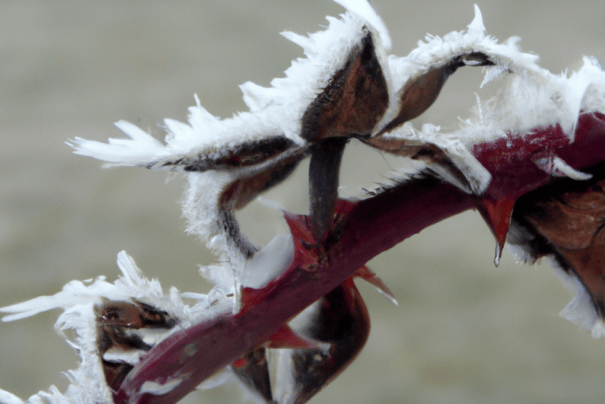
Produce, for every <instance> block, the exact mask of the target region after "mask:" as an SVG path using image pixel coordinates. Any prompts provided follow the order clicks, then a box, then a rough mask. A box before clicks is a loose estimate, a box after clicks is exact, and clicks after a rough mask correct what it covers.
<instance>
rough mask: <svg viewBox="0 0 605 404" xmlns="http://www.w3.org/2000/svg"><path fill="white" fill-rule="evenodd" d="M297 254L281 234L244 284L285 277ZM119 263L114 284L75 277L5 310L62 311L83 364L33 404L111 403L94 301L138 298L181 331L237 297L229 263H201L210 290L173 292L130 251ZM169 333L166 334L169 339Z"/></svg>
mask: <svg viewBox="0 0 605 404" xmlns="http://www.w3.org/2000/svg"><path fill="white" fill-rule="evenodd" d="M293 255H294V244H293V242H292V237H291V236H290V235H278V236H276V237H275V238H273V240H272V241H271V242H270V243H269V244H268V245H267V246H266V247H264V248H262V249H261V250H260V251H259V252H258V253H257V254H256V255H255V256H254V257H253V258H252V259H251V260H248V261H247V262H246V264H245V268H244V269H245V276H244V278H243V279H242V285H243V286H246V287H253V288H262V287H264V286H265V285H266V284H267V283H269V282H270V281H271V280H273V279H275V278H277V277H278V276H280V275H281V274H282V273H283V271H284V270H285V269H286V268H287V267H288V265H289V263H290V261H292V257H293ZM117 263H118V267H119V269H120V271H121V272H122V276H119V277H118V279H117V280H116V281H115V282H114V283H109V282H107V281H106V280H105V279H106V278H105V277H104V276H100V277H98V278H97V279H95V280H94V281H93V280H92V279H91V280H87V281H84V282H82V281H71V282H69V283H67V284H66V285H65V286H64V287H63V290H62V291H61V292H59V293H57V294H55V295H53V296H41V297H37V298H35V299H32V300H29V301H26V302H23V303H18V304H15V305H12V306H8V307H4V308H1V309H0V312H2V313H10V314H9V315H7V316H5V317H4V318H3V319H2V321H5V322H6V321H14V320H19V319H23V318H26V317H30V316H33V315H36V314H38V313H41V312H44V311H48V310H53V309H63V310H64V312H63V313H62V314H61V315H60V316H59V318H58V320H57V322H56V324H55V328H56V330H57V331H58V332H59V334H61V335H62V336H63V337H64V338H65V339H66V341H67V342H68V343H69V344H70V345H71V346H72V348H74V350H75V351H76V352H77V353H78V354H79V355H80V359H81V364H80V367H79V368H78V369H77V370H73V371H68V372H67V373H65V374H66V376H67V377H68V379H69V381H70V383H71V384H70V386H69V388H68V390H67V392H66V393H65V394H63V393H60V392H59V390H58V389H57V388H56V387H55V386H51V387H50V389H49V392H50V393H46V392H39V393H38V394H36V395H33V396H32V397H30V398H29V399H28V400H27V403H29V404H38V403H46V404H49V403H52V404H54V403H61V404H62V403H66V404H67V403H78V404H79V403H81V404H88V403H110V402H112V398H111V392H110V391H109V389H108V388H107V386H106V384H105V382H104V381H105V376H104V373H103V368H102V364H101V358H100V357H99V351H98V346H97V340H98V336H97V317H96V314H95V310H94V307H95V305H99V304H102V303H103V302H104V301H106V300H111V301H124V302H131V301H133V300H136V301H139V302H142V303H146V304H149V305H150V306H152V307H154V308H156V309H158V310H160V311H165V312H167V313H168V314H169V315H170V316H171V317H172V318H174V319H175V320H176V321H177V322H178V327H175V328H174V330H176V329H182V328H186V327H189V326H191V325H192V324H194V323H198V322H201V321H204V320H206V319H210V318H213V317H215V316H217V315H218V314H219V313H224V312H230V311H232V310H233V307H234V306H235V301H234V299H233V298H231V297H227V295H230V294H232V293H233V291H234V290H233V275H232V273H231V271H230V270H229V268H228V266H227V265H214V266H210V267H202V268H201V270H200V272H201V274H202V275H203V276H204V277H206V278H207V279H208V280H209V281H210V282H212V283H214V284H215V286H214V287H213V288H212V290H210V292H209V293H208V294H200V293H187V292H186V293H179V291H178V290H177V289H176V288H175V287H172V288H171V289H170V291H169V293H168V294H165V293H164V292H163V290H162V287H161V285H160V282H159V281H158V280H157V279H148V278H146V277H145V276H144V274H143V272H142V271H141V270H140V269H139V268H138V267H137V265H136V263H135V262H134V260H133V259H132V257H130V256H129V255H128V254H127V253H126V252H125V251H122V252H120V253H119V254H118V259H117ZM182 298H187V299H194V300H196V301H197V302H196V304H194V305H193V306H189V305H186V304H184V303H183V300H182ZM66 330H72V331H74V332H75V338H74V340H70V339H69V336H68V335H66V333H65V331H66ZM168 335H170V332H169V333H167V334H165V335H163V338H166V337H167V336H168ZM13 403H24V401H22V400H21V399H19V398H17V397H16V396H14V395H12V394H11V393H8V392H6V391H4V390H2V389H0V404H13Z"/></svg>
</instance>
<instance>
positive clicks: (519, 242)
mask: <svg viewBox="0 0 605 404" xmlns="http://www.w3.org/2000/svg"><path fill="white" fill-rule="evenodd" d="M534 239H535V237H534V236H533V235H532V234H530V233H529V232H528V231H526V230H525V229H523V227H521V226H520V225H519V224H518V223H517V222H514V221H513V223H511V226H510V229H509V232H508V235H507V239H506V245H507V247H508V249H509V250H510V251H511V252H512V253H513V255H514V256H515V257H516V258H517V260H518V261H517V262H518V263H521V264H535V263H536V261H537V260H538V258H537V255H536V254H535V252H534V251H533V249H532V247H531V244H532V242H534ZM547 258H548V260H549V262H550V265H551V266H552V267H553V268H554V270H555V273H556V275H557V276H558V277H559V279H560V280H561V282H562V283H563V285H564V286H565V287H566V288H567V289H569V291H570V292H572V293H573V295H574V297H573V299H572V300H571V302H569V304H568V305H567V306H566V307H565V308H564V309H563V311H561V313H560V315H561V317H563V318H565V319H566V320H568V321H570V322H571V323H573V324H575V325H577V326H578V327H579V328H580V329H586V330H590V332H591V335H592V337H593V338H600V337H601V336H604V335H605V323H604V322H603V319H602V318H601V316H600V315H599V313H597V310H596V309H595V306H594V304H593V303H592V301H591V298H590V295H589V293H588V291H587V290H586V288H585V287H584V285H582V282H580V280H579V279H578V277H577V276H575V275H574V274H572V273H570V272H569V271H566V270H565V269H563V268H562V267H561V266H560V265H559V263H558V262H557V261H556V260H555V259H554V257H553V256H547Z"/></svg>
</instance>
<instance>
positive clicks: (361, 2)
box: [334, 0, 392, 51]
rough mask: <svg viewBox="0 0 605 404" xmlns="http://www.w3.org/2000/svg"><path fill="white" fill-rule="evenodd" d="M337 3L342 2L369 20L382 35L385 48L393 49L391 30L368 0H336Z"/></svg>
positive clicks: (348, 8)
mask: <svg viewBox="0 0 605 404" xmlns="http://www.w3.org/2000/svg"><path fill="white" fill-rule="evenodd" d="M334 1H335V2H336V3H338V4H340V5H341V6H343V7H344V8H346V9H347V10H349V11H351V12H352V13H355V14H357V15H358V16H360V17H361V18H363V19H364V20H366V21H367V22H369V23H370V24H371V25H372V27H373V28H374V29H375V30H376V31H377V32H378V34H379V35H380V40H381V42H382V46H383V48H384V49H385V50H387V51H390V50H391V46H392V44H391V37H390V35H389V31H388V29H387V27H386V25H385V24H384V21H382V18H380V16H379V15H378V13H376V10H375V9H374V7H373V6H372V4H370V2H369V1H367V0H334Z"/></svg>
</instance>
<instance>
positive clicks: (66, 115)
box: [0, 0, 605, 404]
mask: <svg viewBox="0 0 605 404" xmlns="http://www.w3.org/2000/svg"><path fill="white" fill-rule="evenodd" d="M374 5H375V7H376V8H377V9H378V11H379V13H380V14H381V15H382V17H383V18H384V20H385V22H386V24H387V26H388V27H389V29H390V33H391V36H392V38H393V43H394V49H393V52H394V53H395V54H399V55H405V54H407V53H408V52H409V51H410V50H411V49H413V48H414V47H415V45H416V42H417V41H418V40H419V39H422V38H423V37H424V35H425V34H426V33H431V34H435V35H444V34H446V33H448V32H450V31H453V30H462V29H464V28H466V26H467V24H469V23H470V22H471V20H472V18H473V2H471V1H459V0H456V1H451V0H447V1H445V0H441V1H437V0H427V1H423V2H412V1H407V2H406V1H398V0H375V1H374ZM479 6H480V7H481V10H482V12H483V17H484V21H485V25H486V27H487V30H488V33H489V34H492V35H494V36H496V37H498V38H499V39H500V40H504V39H506V38H508V37H510V36H513V35H515V36H520V37H522V39H523V40H522V42H521V45H522V47H523V49H524V50H525V51H529V52H534V53H537V54H539V55H540V56H541V60H542V62H541V63H542V65H543V66H544V67H546V68H548V69H550V70H551V71H554V72H560V71H561V70H563V69H565V68H566V67H570V68H572V69H574V68H578V67H579V66H580V64H579V60H580V59H581V57H582V55H594V56H596V57H597V58H600V59H602V60H605V42H604V40H603V38H605V24H604V23H603V18H604V16H605V2H603V1H602V0H598V1H597V0H595V1H588V0H578V1H575V2H563V1H560V2H554V1H531V2H527V1H520V0H514V1H513V0H509V1H496V0H484V1H482V2H480V4H479ZM341 12H343V9H342V8H341V7H340V6H338V5H337V4H336V3H333V2H331V1H329V0H307V1H295V0H281V1H267V0H257V1H250V0H229V1H209V0H195V1H178V2H160V1H149V0H145V1H143V0H132V1H115V0H114V1H97V2H82V1H75V0H73V1H53V2H49V1H42V0H39V1H29V0H26V1H21V0H19V1H17V0H5V1H2V2H0V136H1V143H0V145H1V146H0V167H1V168H0V306H6V305H9V304H12V303H16V302H20V301H23V300H27V299H30V298H33V297H36V296H39V295H50V294H54V293H56V292H57V291H59V290H60V289H61V287H62V286H63V285H64V284H65V283H67V282H68V281H70V280H72V279H88V278H92V277H95V276H98V275H101V274H104V275H107V276H108V278H109V279H110V280H113V279H115V277H116V276H117V274H118V270H117V267H116V265H115V256H116V254H117V253H118V252H119V251H121V250H127V251H128V252H129V253H130V254H131V255H132V256H133V257H134V258H135V259H136V261H137V263H138V264H139V266H140V267H141V268H142V269H143V270H144V272H145V273H146V274H147V275H149V276H151V277H158V278H159V279H160V280H161V282H162V284H163V285H164V286H165V287H168V286H170V285H175V286H177V287H178V288H179V289H180V290H182V291H194V292H201V291H205V290H207V288H208V285H207V284H206V283H205V282H204V281H203V280H202V279H201V278H200V276H199V275H198V274H197V265H198V264H209V263H211V262H212V261H213V256H212V255H211V254H210V253H209V252H208V251H207V250H206V249H205V248H204V246H203V245H202V243H201V242H199V241H198V240H196V239H195V238H194V237H191V236H187V235H186V234H185V233H184V232H183V229H184V226H185V225H184V221H183V219H182V218H180V207H179V204H178V200H179V198H180V197H181V192H182V189H183V186H184V181H183V178H182V177H181V176H180V175H176V176H174V178H172V179H171V180H170V181H169V182H166V179H167V178H169V177H170V175H167V174H164V173H157V172H150V171H147V170H144V169H138V168H119V169H112V170H103V169H101V168H100V166H101V164H100V163H99V162H98V161H95V160H92V159H88V158H84V157H80V156H76V155H73V154H72V153H71V151H70V149H69V147H67V146H66V145H65V144H64V142H65V141H66V140H68V139H71V138H74V137H75V136H82V137H86V138H92V139H97V140H105V139H106V138H107V137H110V136H114V137H115V136H120V135H121V133H120V132H119V131H118V130H117V129H115V128H114V127H113V126H112V123H113V122H115V121H117V120H120V119H126V120H128V121H131V122H133V123H135V124H137V125H139V126H141V127H142V128H144V129H149V130H150V131H151V132H152V133H154V134H155V135H156V136H157V137H159V138H162V137H163V131H162V130H161V129H160V128H159V127H158V125H161V123H162V119H163V118H166V117H169V118H173V119H178V120H185V119H186V114H187V110H186V108H187V107H188V106H189V105H192V104H193V103H194V99H193V94H194V93H197V94H198V95H199V97H200V99H201V102H202V105H204V106H205V107H206V108H207V109H208V110H209V111H210V112H211V113H213V114H214V115H217V116H223V117H228V116H231V114H233V113H235V112H237V111H241V110H244V109H245V106H244V104H243V102H242V100H241V95H240V92H239V89H238V87H237V85H238V84H241V83H244V82H245V81H248V80H251V81H254V82H256V83H258V84H261V85H265V86H266V85H269V82H270V80H271V79H272V78H274V77H281V76H282V75H283V71H284V70H285V69H286V68H287V67H288V66H289V65H290V60H292V59H294V58H296V57H300V56H301V55H302V52H301V49H300V48H298V47H297V46H296V45H294V44H292V43H290V42H288V41H287V40H286V39H284V38H283V37H281V36H280V35H278V33H279V32H281V31H283V30H292V31H294V32H297V33H302V34H304V33H306V32H314V31H317V30H318V29H319V28H320V25H326V24H327V22H326V20H325V19H324V17H325V16H326V15H333V16H335V15H337V14H339V13H341ZM481 79H482V76H481V72H480V71H479V70H478V69H471V68H464V69H461V70H459V72H457V73H456V74H455V75H454V76H453V77H452V78H451V79H450V80H449V82H448V83H447V85H446V87H445V89H444V91H443V92H442V95H441V97H440V99H439V100H438V102H437V103H436V104H435V105H434V106H433V107H432V108H431V109H430V110H429V111H428V112H427V113H426V114H424V115H423V116H422V117H421V118H420V119H418V120H417V124H419V125H420V124H422V123H423V122H432V123H436V124H441V125H442V128H443V129H444V130H445V129H447V128H448V127H449V128H451V127H454V126H455V125H456V124H457V116H461V117H465V116H467V115H468V110H469V108H470V107H471V106H472V105H473V104H474V102H475V95H474V93H475V92H478V93H479V95H480V96H481V97H488V96H489V94H490V91H491V92H492V93H493V91H494V89H495V88H497V86H498V84H497V83H494V84H490V86H488V87H489V88H487V89H483V90H479V88H478V87H479V84H480V82H481ZM397 164H399V162H397V161H396V160H393V159H387V158H384V157H383V156H382V155H380V154H379V153H378V152H376V151H374V150H371V149H369V148H367V147H364V146H361V145H359V144H357V143H355V142H352V144H351V145H350V147H349V148H348V149H347V152H346V155H345V158H344V165H343V170H342V185H343V189H342V190H341V193H342V194H343V195H359V193H358V192H357V190H358V189H359V188H360V187H362V186H363V187H371V186H372V183H373V181H381V180H382V179H383V178H384V175H385V174H387V173H388V172H389V171H390V170H391V168H392V167H395V166H396V165H397ZM306 167H307V165H302V166H301V167H300V168H299V169H298V171H297V172H296V175H295V176H294V177H293V178H292V179H291V180H289V181H288V182H287V183H286V184H284V185H282V186H280V187H279V188H278V189H277V190H275V191H272V192H271V193H269V194H267V195H265V198H267V199H270V200H272V201H275V202H277V203H279V204H281V205H282V206H284V207H285V208H286V209H287V210H289V211H293V212H305V211H306V210H307V202H306V201H307V196H306V192H307V191H306V187H307V185H306V180H305V172H306ZM240 220H241V221H242V223H243V227H244V230H245V231H246V232H247V234H249V235H250V236H251V237H252V238H253V239H254V240H255V241H256V242H257V243H259V244H264V243H266V242H268V241H269V240H270V239H271V238H272V237H273V235H274V234H275V233H277V232H285V231H286V227H285V225H284V223H283V220H282V219H281V213H280V212H279V211H276V210H274V209H271V208H268V207H266V206H264V205H262V204H259V203H253V204H252V205H251V206H249V207H248V208H247V209H246V210H245V211H243V212H242V213H241V214H240ZM401 225H402V226H405V223H401ZM493 251H494V241H493V237H492V235H491V234H490V232H489V230H488V229H487V227H486V226H485V225H484V224H483V223H482V222H481V220H480V217H479V215H478V213H477V212H467V213H465V214H462V215H460V216H458V217H455V218H452V219H450V220H447V221H445V222H443V223H440V224H438V225H436V226H433V227H432V228H430V229H427V230H425V231H423V232H422V233H421V234H419V235H417V236H415V237H413V238H411V239H409V240H407V241H406V242H404V243H403V244H401V245H399V246H397V247H395V248H393V249H392V250H391V251H388V252H387V253H385V254H383V255H381V256H380V257H378V258H376V259H374V260H373V261H372V262H370V263H369V265H370V267H371V268H372V269H373V270H375V271H376V272H377V273H378V274H379V275H380V276H381V277H382V279H383V280H384V281H385V282H386V283H387V284H388V285H389V286H390V287H391V289H392V290H393V291H394V293H395V294H396V296H397V298H398V300H399V307H394V306H393V305H391V304H390V303H389V302H388V301H387V300H386V299H384V298H382V297H381V296H380V295H379V294H377V293H376V292H375V291H374V290H373V289H372V288H371V287H369V286H366V285H363V284H362V285H360V288H361V290H362V293H363V295H364V297H365V299H366V302H367V304H368V306H369V310H370V314H371V317H372V321H373V328H372V333H371V335H370V339H369V342H368V344H367V346H366V348H365V350H364V351H363V352H362V353H361V355H360V356H359V358H358V359H357V360H356V361H355V362H354V363H353V365H352V366H351V367H350V368H349V369H348V370H347V371H346V372H345V373H344V374H343V375H342V376H340V377H339V378H338V379H337V380H336V381H335V382H334V383H333V384H332V385H330V386H329V387H327V388H326V389H325V390H324V391H323V392H322V393H320V394H319V395H318V396H317V397H316V398H315V399H314V400H313V402H315V403H402V402H405V403H408V404H411V403H467V404H471V403H550V404H552V403H570V402H573V403H596V402H602V401H603V397H605V383H604V380H605V378H604V377H605V341H603V340H593V339H592V338H591V337H590V334H589V333H588V332H587V331H580V330H578V329H577V328H576V327H575V326H574V325H573V324H571V323H569V322H567V321H566V320H564V319H562V318H560V317H559V316H558V313H559V311H560V310H561V309H563V307H564V306H565V305H566V304H567V303H568V301H569V300H570V299H571V295H570V294H569V292H568V291H567V290H566V289H565V288H564V287H563V286H562V285H561V284H560V282H559V280H558V279H557V278H556V276H555V275H554V273H553V271H552V269H551V268H550V267H549V265H548V264H547V263H546V262H544V263H542V264H541V265H537V266H534V267H526V266H518V265H516V264H515V263H514V258H513V257H512V256H511V255H510V253H509V252H508V251H505V253H504V256H503V259H502V263H501V265H500V267H499V268H497V269H496V268H494V266H493V263H492V259H493ZM58 314H59V312H58V311H53V312H50V313H45V314H42V315H38V316H36V317H34V318H30V319H26V320H22V321H18V322H15V323H0V364H1V365H0V387H1V388H3V389H6V390H9V391H12V392H14V393H16V394H18V395H20V396H21V397H24V398H26V397H28V396H29V395H31V394H34V393H36V392H37V391H38V390H41V389H44V390H46V389H47V388H48V387H49V385H51V384H57V385H58V386H59V387H60V388H61V389H64V388H65V387H66V385H67V382H66V378H65V376H63V375H62V374H61V373H60V372H61V371H64V370H68V369H73V368H75V367H76V366H77V362H76V356H75V355H74V354H73V353H72V351H71V349H70V348H69V347H68V346H67V344H65V343H64V342H63V341H62V339H60V338H59V337H58V336H57V335H56V334H55V332H54V331H53V329H52V326H53V323H54V321H55V319H56V317H57V316H58ZM239 400H240V392H239V391H238V389H237V388H236V387H235V386H230V387H226V388H220V389H216V390H213V391H209V392H201V393H198V392H195V393H192V394H190V395H189V396H188V397H187V398H186V399H185V400H184V402H186V403H196V402H203V403H219V402H220V403H225V402H238V401H239Z"/></svg>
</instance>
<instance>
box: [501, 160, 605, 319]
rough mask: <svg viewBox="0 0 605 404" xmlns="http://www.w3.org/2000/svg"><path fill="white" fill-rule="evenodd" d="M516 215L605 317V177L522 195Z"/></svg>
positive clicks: (558, 183)
mask: <svg viewBox="0 0 605 404" xmlns="http://www.w3.org/2000/svg"><path fill="white" fill-rule="evenodd" d="M513 217H514V218H515V219H516V220H517V221H519V222H520V223H521V224H522V225H523V226H524V227H525V228H526V229H527V230H528V231H530V232H533V233H534V234H536V235H537V236H538V237H539V238H541V240H542V243H541V244H540V249H541V253H542V255H545V254H547V253H553V254H554V255H555V257H556V259H557V261H558V262H559V264H560V266H561V267H562V268H563V269H564V270H565V271H567V272H568V273H571V274H574V275H575V276H577V277H578V279H579V280H580V282H582V284H583V285H584V287H585V288H586V290H587V292H588V294H589V295H590V297H591V299H592V302H593V304H594V306H595V310H596V311H597V313H599V315H600V316H601V318H605V231H602V230H603V228H604V227H605V176H604V175H603V173H602V170H601V174H600V176H595V178H593V179H592V180H589V181H573V180H559V181H557V182H556V183H555V184H554V185H552V186H549V187H544V188H541V189H538V190H536V191H534V192H532V193H529V194H527V195H526V196H524V197H522V198H520V199H519V201H518V202H517V204H516V205H515V210H514V211H513Z"/></svg>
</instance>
